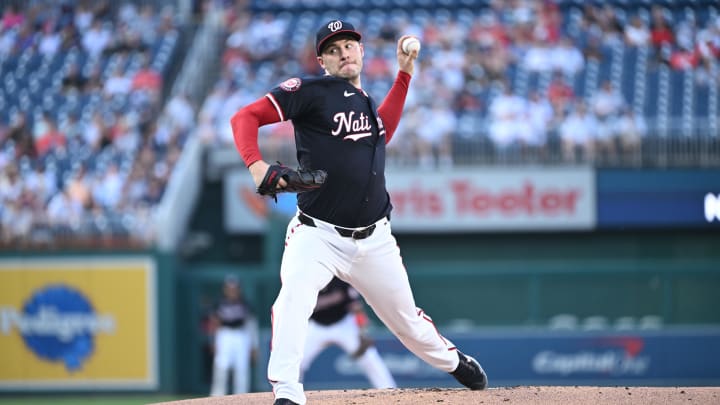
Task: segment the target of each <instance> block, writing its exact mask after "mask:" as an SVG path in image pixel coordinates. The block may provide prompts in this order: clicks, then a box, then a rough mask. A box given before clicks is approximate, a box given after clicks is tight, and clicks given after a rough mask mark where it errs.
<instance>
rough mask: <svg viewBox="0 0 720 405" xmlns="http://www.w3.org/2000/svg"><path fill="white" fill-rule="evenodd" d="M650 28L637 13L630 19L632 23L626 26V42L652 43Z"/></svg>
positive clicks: (637, 44)
mask: <svg viewBox="0 0 720 405" xmlns="http://www.w3.org/2000/svg"><path fill="white" fill-rule="evenodd" d="M650 39H651V38H650V29H649V28H648V26H647V24H645V22H644V21H643V20H642V18H640V16H638V15H635V16H633V17H632V18H631V19H630V24H628V25H627V26H626V27H625V43H626V44H628V45H630V46H636V47H641V46H646V45H649V44H650Z"/></svg>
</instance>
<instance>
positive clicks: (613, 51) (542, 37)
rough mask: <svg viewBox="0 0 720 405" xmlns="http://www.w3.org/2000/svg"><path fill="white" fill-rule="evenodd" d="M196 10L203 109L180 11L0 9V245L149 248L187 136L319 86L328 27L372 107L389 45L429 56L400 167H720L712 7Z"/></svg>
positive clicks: (719, 31)
mask: <svg viewBox="0 0 720 405" xmlns="http://www.w3.org/2000/svg"><path fill="white" fill-rule="evenodd" d="M407 1H410V2H413V0H407ZM368 2H370V3H372V4H373V5H374V6H373V7H369V6H368V5H369V3H368ZM396 2H397V1H396ZM198 3H202V4H201V5H202V7H201V8H203V7H211V6H212V5H221V6H222V7H224V11H225V12H224V27H225V28H226V38H225V44H224V49H223V51H222V58H221V65H220V66H219V67H218V69H219V79H218V81H217V83H216V84H215V85H214V86H213V88H212V89H210V90H209V92H208V95H207V97H206V98H205V99H204V101H203V103H202V105H199V106H194V105H193V103H192V102H191V101H190V100H189V99H188V98H187V97H186V96H184V95H183V94H178V95H173V96H172V97H171V99H170V100H165V99H164V97H165V94H167V92H166V90H167V88H168V85H169V83H168V75H167V74H168V71H169V61H170V58H171V56H172V55H173V54H174V53H175V52H177V44H178V36H179V35H178V30H179V27H178V24H177V22H176V19H175V17H174V14H173V13H174V10H173V9H172V8H167V7H166V8H158V7H155V6H154V5H152V4H157V2H155V3H152V4H148V3H143V2H112V1H110V0H62V1H51V0H33V1H12V0H8V1H5V2H3V3H2V4H3V9H2V16H1V17H0V82H1V83H2V86H0V246H20V245H22V244H25V243H27V244H31V245H38V244H44V243H47V244H48V245H57V244H58V242H60V243H62V242H63V241H65V240H67V241H72V242H73V243H74V244H77V243H78V241H80V242H83V241H86V242H88V243H90V244H93V245H96V244H97V243H105V242H107V243H109V244H114V243H117V242H118V240H125V241H131V242H132V243H139V244H145V243H152V241H153V239H154V236H155V235H154V234H153V232H154V226H153V225H154V224H153V221H152V217H153V210H154V209H155V207H156V206H157V204H158V202H159V201H161V199H162V196H163V192H164V190H165V186H166V184H167V182H168V179H169V177H170V175H171V173H172V172H173V168H174V166H175V163H176V162H177V160H178V158H179V156H180V153H181V150H182V146H183V144H184V142H185V140H186V139H187V137H188V136H190V135H191V134H196V136H199V137H200V139H202V140H203V142H205V143H206V144H207V145H209V146H215V147H221V148H227V147H228V146H230V145H232V144H233V139H232V133H231V128H230V125H229V120H230V117H231V116H232V115H233V114H234V113H235V112H236V111H237V110H238V109H239V108H240V107H242V106H244V105H245V104H247V103H249V102H252V101H254V100H256V99H257V98H259V97H262V96H263V95H264V94H265V93H266V92H267V91H268V90H269V89H270V88H272V87H274V86H276V85H277V84H279V83H281V82H282V81H283V80H285V79H287V78H290V77H296V76H306V75H317V74H322V73H323V72H322V71H320V67H319V65H318V64H317V62H316V56H315V52H314V46H313V45H314V44H313V40H314V35H315V31H316V30H317V28H318V26H319V25H320V24H321V23H323V22H325V21H327V20H329V19H331V18H338V17H341V18H344V19H347V20H349V21H351V22H353V23H354V24H355V25H356V27H358V28H359V29H360V30H361V31H362V32H363V34H364V36H363V42H364V44H365V51H366V52H365V66H364V73H363V75H364V77H363V85H364V86H365V90H366V91H368V92H369V93H370V94H372V95H373V96H374V97H375V98H378V100H379V99H381V98H382V97H383V96H384V95H385V94H386V93H387V90H388V89H389V88H390V86H391V84H392V82H393V80H394V77H395V73H396V71H397V68H396V66H395V65H394V63H395V58H394V53H395V47H396V40H397V38H398V37H399V36H400V35H402V34H412V35H415V36H417V37H418V38H420V40H421V42H422V44H423V47H422V51H421V55H420V59H419V61H418V63H417V67H416V73H415V77H414V78H413V84H412V86H411V90H410V92H409V94H408V98H407V102H406V106H405V112H404V117H403V120H401V124H400V127H399V128H398V130H397V132H396V134H395V139H394V140H393V142H391V143H390V145H389V149H388V153H389V156H390V160H389V163H390V164H391V165H412V166H419V167H429V168H435V167H453V166H458V165H462V164H484V163H493V164H515V163H542V164H547V163H550V164H555V163H586V164H594V165H600V166H602V165H609V166H640V167H642V166H645V165H648V164H651V165H652V164H653V160H652V157H653V156H657V154H658V153H665V154H667V153H671V154H672V153H673V152H674V149H673V147H672V146H673V145H674V144H669V143H668V144H663V145H662V147H658V144H657V141H658V139H659V140H661V141H663V142H665V141H668V142H669V141H671V140H674V139H676V138H678V137H679V138H681V142H680V143H678V145H687V142H693V143H692V145H691V146H692V148H690V149H691V150H692V152H693V154H689V155H687V156H686V157H687V161H688V163H689V164H691V165H697V164H698V163H701V164H705V165H715V166H717V165H719V164H720V147H718V140H717V134H718V133H720V130H719V129H718V120H719V117H720V107H719V104H720V103H719V102H718V98H719V97H718V88H720V69H719V68H718V60H719V58H720V14H719V11H718V10H719V9H720V7H718V5H717V4H713V3H712V2H708V1H704V0H697V1H687V2H685V1H678V2H665V3H662V4H653V3H648V2H641V1H632V0H630V1H624V2H612V3H597V2H581V1H574V2H571V1H563V0H538V1H531V0H515V1H501V0H487V1H482V2H474V1H471V0H448V1H443V2H437V3H435V2H430V1H419V0H418V1H416V3H417V7H413V8H407V7H404V8H403V7H393V6H392V4H394V3H395V2H391V3H388V4H391V5H389V6H388V5H387V4H386V3H384V2H381V1H375V0H365V1H364V2H361V3H362V4H359V3H358V4H355V3H352V2H349V1H347V0H333V1H331V2H327V1H325V2H323V1H312V0H306V1H303V2H292V1H284V0H276V1H262V0H238V1H220V0H206V1H202V2H198ZM325 3H328V4H329V3H332V5H333V7H335V8H333V9H328V8H327V4H325ZM376 3H377V4H376ZM381 3H382V4H381ZM354 4H355V5H354ZM363 4H364V5H365V6H368V7H365V6H363ZM448 5H451V6H448ZM375 6H377V7H375ZM408 10H410V11H408ZM181 62H182V61H181ZM181 62H180V63H181ZM214 69H215V67H213V66H208V67H207V71H208V74H213V73H212V71H213V70H214ZM678 122H679V123H680V124H678ZM260 141H261V149H263V151H264V152H266V153H268V155H269V156H272V157H273V159H280V160H281V161H283V162H287V163H288V164H292V162H294V144H293V130H292V125H291V123H289V122H285V123H280V124H275V125H272V126H266V127H263V128H262V129H261V136H260ZM668 145H669V147H668ZM653 147H655V149H653ZM656 152H657V153H656ZM702 154H704V155H702ZM701 155H702V156H701ZM698 156H700V157H699V158H698ZM648 157H650V159H649V160H648ZM656 162H661V164H664V165H670V166H672V165H673V162H674V161H673V159H668V158H667V156H665V157H664V158H663V159H659V158H658V159H656Z"/></svg>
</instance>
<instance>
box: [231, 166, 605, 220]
mask: <svg viewBox="0 0 720 405" xmlns="http://www.w3.org/2000/svg"><path fill="white" fill-rule="evenodd" d="M386 179H387V188H388V192H389V193H390V197H391V201H392V204H393V206H394V209H393V211H392V223H393V230H394V231H398V232H463V231H504V230H561V229H566V230H586V229H587V230H589V229H592V228H593V227H594V226H595V217H596V205H595V175H594V172H593V170H592V169H590V168H474V169H468V170H462V171H439V172H438V171H422V172H418V171H413V170H393V171H391V172H389V173H388V175H387V176H386ZM278 197H280V198H279V200H278V204H275V203H274V202H272V200H270V199H268V198H264V199H263V198H261V197H260V196H258V195H257V193H255V187H254V185H253V183H252V178H251V177H250V175H249V173H247V170H235V171H231V172H229V173H228V174H227V175H226V177H225V212H224V213H225V216H224V217H225V226H226V229H227V230H228V231H229V232H236V233H253V232H261V231H262V230H263V229H264V226H265V217H266V216H267V215H268V213H269V212H271V211H272V210H276V211H278V212H279V213H282V214H283V215H293V213H294V212H295V211H294V210H295V206H294V205H295V202H296V200H295V196H294V195H288V194H280V195H279V196H278Z"/></svg>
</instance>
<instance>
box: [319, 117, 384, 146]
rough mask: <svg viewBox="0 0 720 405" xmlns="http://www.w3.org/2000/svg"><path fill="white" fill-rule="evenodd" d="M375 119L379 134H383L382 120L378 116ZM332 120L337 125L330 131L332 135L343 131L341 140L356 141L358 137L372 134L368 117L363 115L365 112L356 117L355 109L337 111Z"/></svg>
mask: <svg viewBox="0 0 720 405" xmlns="http://www.w3.org/2000/svg"><path fill="white" fill-rule="evenodd" d="M377 121H378V128H379V130H380V131H379V136H383V135H384V134H385V130H384V129H383V124H382V120H381V119H380V117H378V119H377ZM333 122H335V123H336V124H337V125H336V126H335V129H333V130H332V131H330V133H331V134H332V135H333V136H338V135H340V133H341V132H344V133H345V134H346V135H345V136H344V137H343V140H348V139H349V140H351V141H356V142H357V140H358V139H362V138H366V137H368V136H372V132H371V130H372V126H371V125H370V117H368V116H367V115H365V113H360V115H359V116H357V117H356V112H355V111H350V113H346V112H339V113H337V114H335V116H334V117H333Z"/></svg>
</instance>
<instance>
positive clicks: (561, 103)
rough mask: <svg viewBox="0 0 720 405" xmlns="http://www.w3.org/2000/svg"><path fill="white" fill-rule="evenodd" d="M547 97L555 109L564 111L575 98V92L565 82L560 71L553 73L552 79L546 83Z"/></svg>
mask: <svg viewBox="0 0 720 405" xmlns="http://www.w3.org/2000/svg"><path fill="white" fill-rule="evenodd" d="M547 98H548V100H549V101H550V104H551V105H552V107H553V110H556V111H566V110H567V108H568V106H569V105H570V104H571V103H572V102H573V101H574V100H575V92H574V91H573V89H572V87H570V85H569V84H568V83H567V81H566V80H565V77H564V76H563V74H562V73H560V72H555V73H554V74H553V78H552V81H551V82H550V84H549V85H548V89H547Z"/></svg>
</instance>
